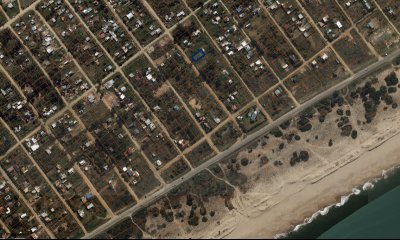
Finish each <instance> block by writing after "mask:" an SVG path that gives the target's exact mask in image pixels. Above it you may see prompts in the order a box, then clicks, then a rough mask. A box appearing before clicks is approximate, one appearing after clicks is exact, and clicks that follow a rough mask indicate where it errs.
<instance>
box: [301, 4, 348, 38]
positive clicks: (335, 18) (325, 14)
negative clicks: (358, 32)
mask: <svg viewBox="0 0 400 240" xmlns="http://www.w3.org/2000/svg"><path fill="white" fill-rule="evenodd" d="M301 4H302V5H303V7H304V8H305V9H306V10H307V12H308V13H309V14H310V15H311V17H312V18H313V20H314V22H315V23H316V24H317V26H318V27H319V28H320V30H321V32H322V33H323V34H324V36H325V38H326V39H328V40H329V41H332V40H334V39H336V38H338V37H339V36H340V35H341V34H342V33H343V32H344V31H345V30H346V29H348V28H349V27H350V25H351V23H350V22H349V20H347V18H346V16H345V15H344V13H343V12H342V10H341V9H340V7H339V5H338V4H337V3H336V1H330V0H319V1H312V0H302V1H301Z"/></svg>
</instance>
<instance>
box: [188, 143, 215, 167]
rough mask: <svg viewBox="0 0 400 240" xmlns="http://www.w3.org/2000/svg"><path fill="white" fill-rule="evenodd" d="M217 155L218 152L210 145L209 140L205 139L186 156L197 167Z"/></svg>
mask: <svg viewBox="0 0 400 240" xmlns="http://www.w3.org/2000/svg"><path fill="white" fill-rule="evenodd" d="M215 155H216V152H215V151H214V150H213V149H212V148H211V147H210V144H208V143H207V141H203V142H202V143H200V144H199V146H197V147H196V148H194V149H193V150H192V151H191V152H190V153H188V154H186V155H185V157H186V158H187V160H188V161H189V162H190V164H191V165H192V166H193V167H197V166H199V165H201V164H202V163H204V162H206V161H207V160H208V159H210V158H212V157H213V156H215Z"/></svg>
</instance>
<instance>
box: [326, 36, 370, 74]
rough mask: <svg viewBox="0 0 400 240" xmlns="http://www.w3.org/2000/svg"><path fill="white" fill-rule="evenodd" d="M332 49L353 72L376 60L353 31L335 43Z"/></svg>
mask: <svg viewBox="0 0 400 240" xmlns="http://www.w3.org/2000/svg"><path fill="white" fill-rule="evenodd" d="M333 47H334V48H335V49H336V51H337V52H338V54H339V55H340V56H341V57H342V58H343V60H344V61H345V62H346V64H347V66H349V67H350V68H351V70H352V71H353V72H357V71H358V70H360V69H362V68H364V67H366V66H368V65H369V64H371V63H373V62H375V61H377V60H378V58H377V57H376V56H375V55H374V54H373V53H372V52H371V50H370V49H369V48H368V46H367V44H365V42H364V41H363V39H362V38H361V36H360V34H358V33H357V31H356V30H354V29H353V30H351V31H350V33H349V34H347V35H345V36H343V37H342V38H341V39H340V40H338V41H337V42H335V43H334V44H333Z"/></svg>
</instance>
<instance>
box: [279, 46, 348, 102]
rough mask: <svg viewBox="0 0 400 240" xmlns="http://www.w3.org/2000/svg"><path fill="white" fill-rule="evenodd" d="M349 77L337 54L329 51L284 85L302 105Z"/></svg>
mask: <svg viewBox="0 0 400 240" xmlns="http://www.w3.org/2000/svg"><path fill="white" fill-rule="evenodd" d="M348 76H349V73H347V72H346V70H345V68H344V67H343V65H342V64H341V63H340V61H339V60H338V59H337V57H336V56H335V54H334V53H333V52H332V51H331V50H329V51H327V52H324V53H321V55H320V56H318V57H316V58H315V59H314V60H312V62H311V63H310V64H309V65H307V66H305V67H304V68H302V69H300V70H299V71H298V72H296V74H295V75H294V76H292V77H291V78H289V79H287V80H286V81H285V82H284V83H285V85H286V86H287V87H288V89H289V90H290V91H291V92H292V93H293V95H294V97H295V98H296V100H297V101H299V102H300V103H303V102H305V101H307V100H308V99H311V98H312V97H313V96H315V95H316V94H318V93H320V92H321V91H323V90H325V89H327V88H329V87H330V86H332V85H334V84H336V83H338V82H339V81H341V80H343V79H345V78H346V77H348Z"/></svg>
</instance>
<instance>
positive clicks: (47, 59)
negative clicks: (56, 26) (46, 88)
mask: <svg viewBox="0 0 400 240" xmlns="http://www.w3.org/2000/svg"><path fill="white" fill-rule="evenodd" d="M13 27H14V29H15V30H16V32H17V33H18V35H19V37H20V38H21V39H22V40H23V41H24V44H25V46H26V47H28V48H29V49H30V51H31V52H32V54H33V55H34V56H35V58H36V59H37V60H38V61H39V63H40V64H41V67H43V68H44V70H45V71H46V72H47V74H48V75H49V76H50V80H52V81H53V84H54V85H55V86H56V87H57V89H58V91H59V92H60V93H61V95H62V96H63V97H65V99H66V100H67V101H71V100H74V99H76V98H77V97H79V96H80V95H81V94H82V93H83V92H85V91H87V90H88V89H89V83H88V81H87V80H86V79H85V78H84V76H83V74H82V72H81V71H80V70H79V68H78V67H77V66H76V65H75V63H74V62H73V59H72V58H71V57H70V56H69V55H68V54H67V52H66V50H65V49H63V47H62V46H61V44H60V42H58V40H57V39H56V38H55V36H54V34H53V33H52V32H51V31H50V30H49V28H48V27H47V26H46V25H45V24H44V22H43V21H42V20H41V19H40V17H39V16H38V15H37V14H36V13H35V12H33V11H30V12H28V13H26V14H25V15H24V16H22V18H20V19H18V21H17V22H16V23H15V24H13Z"/></svg>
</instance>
